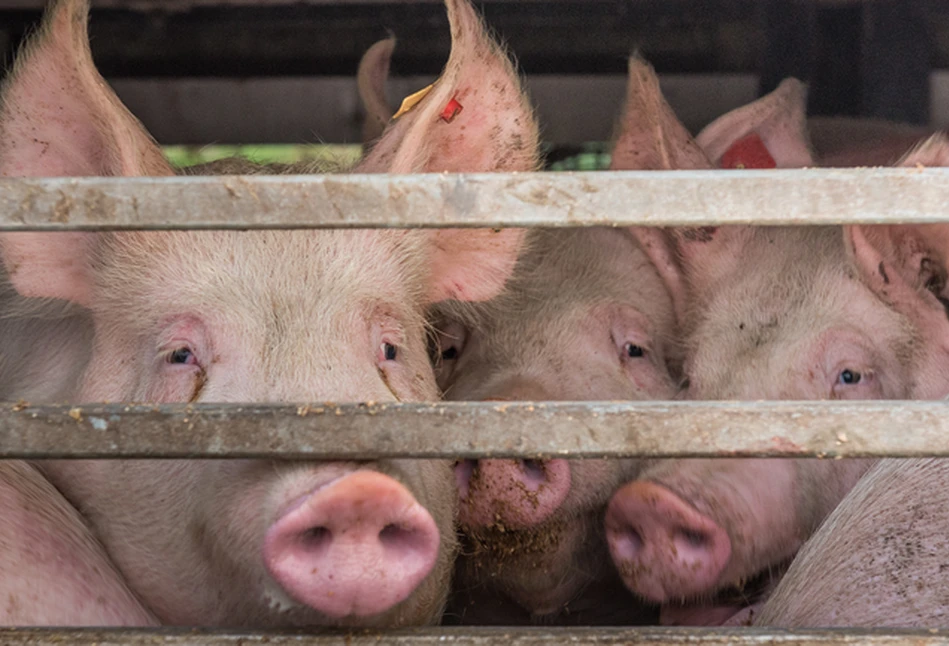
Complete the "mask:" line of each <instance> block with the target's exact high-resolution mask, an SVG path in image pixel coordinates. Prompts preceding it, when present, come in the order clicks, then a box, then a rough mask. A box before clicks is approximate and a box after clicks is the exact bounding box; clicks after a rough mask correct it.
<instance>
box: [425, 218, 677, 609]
mask: <svg viewBox="0 0 949 646" xmlns="http://www.w3.org/2000/svg"><path fill="white" fill-rule="evenodd" d="M526 247H527V249H528V251H527V252H526V254H525V255H524V256H522V258H521V259H520V260H519V262H518V264H517V266H516V268H515V272H514V275H513V276H512V278H511V281H510V283H509V286H508V287H507V288H506V289H505V291H504V292H503V293H502V294H501V295H500V296H499V297H497V298H495V299H492V300H491V301H487V302H484V303H476V304H472V305H471V306H470V307H465V306H466V305H469V304H467V303H461V304H457V303H452V302H448V303H446V304H444V305H443V306H440V307H439V308H438V313H437V315H436V316H435V318H434V322H435V329H436V332H437V348H436V353H435V355H436V361H437V364H436V365H437V368H436V376H437V378H438V383H439V385H440V386H441V387H442V389H443V391H444V393H445V397H446V398H447V399H451V400H535V401H536V400H604V399H606V400H629V399H670V398H671V397H672V396H673V395H675V393H676V391H677V382H676V381H675V380H674V378H673V376H672V375H671V374H670V369H669V366H668V361H669V356H668V355H669V353H670V344H671V342H672V340H673V338H674V327H675V326H674V320H673V314H672V303H671V300H670V298H669V296H668V294H666V292H665V288H664V286H663V285H662V283H661V281H660V280H659V277H658V275H657V274H656V271H655V269H654V268H653V267H652V265H651V264H650V263H649V261H648V259H647V258H646V257H645V255H644V254H643V253H642V251H641V250H640V249H639V248H638V247H637V245H636V242H635V240H634V238H633V237H632V235H631V234H630V233H629V232H628V231H626V230H623V229H608V228H600V227H595V228H587V229H557V230H535V231H532V232H531V234H530V235H529V236H528V239H527V245H526ZM636 465H637V463H636V461H633V460H609V459H600V460H596V459H589V460H563V459H553V460H503V459H489V460H479V461H471V460H465V461H462V462H460V463H459V464H458V465H457V466H456V467H455V475H456V479H457V482H458V485H459V488H460V496H461V506H460V521H461V526H462V530H463V534H464V535H463V539H462V555H461V556H460V557H459V566H458V569H457V572H458V574H457V575H456V576H457V583H456V586H455V588H456V590H457V592H456V594H455V598H454V599H453V602H452V604H451V605H450V607H449V614H448V616H449V617H452V616H453V620H456V621H459V622H462V623H480V624H485V623H498V622H500V623H511V622H512V621H515V620H516V619H515V618H513V617H511V614H512V613H507V614H505V615H501V616H497V615H496V614H495V613H496V611H497V609H498V608H497V607H496V606H503V605H512V604H511V603H510V602H511V601H513V602H514V603H516V604H517V606H519V607H520V609H521V610H523V611H524V612H525V613H526V616H524V615H522V617H521V618H520V622H528V621H530V622H538V623H544V624H550V623H568V622H569V623H582V624H590V623H634V622H643V621H648V620H650V619H651V618H652V616H653V613H652V612H647V610H646V609H645V608H643V609H639V612H631V609H632V608H634V607H636V605H637V604H636V601H635V600H634V599H633V598H631V597H630V595H629V594H628V593H624V592H625V591H624V589H623V587H622V585H621V583H620V581H619V579H618V577H617V575H616V573H615V571H614V570H613V568H612V567H611V566H610V564H609V554H608V552H607V548H606V541H605V540H604V537H603V529H602V519H603V512H604V510H605V507H606V502H607V500H608V497H609V495H610V493H612V491H613V490H614V489H615V488H616V487H617V486H619V485H620V484H621V483H622V482H624V481H625V480H627V479H629V478H630V477H632V476H633V475H634V474H635V471H636ZM494 599H504V601H500V600H498V601H494Z"/></svg>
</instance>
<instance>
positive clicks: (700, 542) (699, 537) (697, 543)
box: [678, 528, 709, 549]
mask: <svg viewBox="0 0 949 646" xmlns="http://www.w3.org/2000/svg"><path fill="white" fill-rule="evenodd" d="M678 533H679V536H681V537H682V538H684V539H685V542H686V543H687V544H688V545H689V547H694V548H696V549H701V548H703V547H705V546H706V545H708V541H709V538H708V536H706V535H705V534H703V533H702V532H698V531H695V530H694V529H685V528H682V529H679V532H678Z"/></svg>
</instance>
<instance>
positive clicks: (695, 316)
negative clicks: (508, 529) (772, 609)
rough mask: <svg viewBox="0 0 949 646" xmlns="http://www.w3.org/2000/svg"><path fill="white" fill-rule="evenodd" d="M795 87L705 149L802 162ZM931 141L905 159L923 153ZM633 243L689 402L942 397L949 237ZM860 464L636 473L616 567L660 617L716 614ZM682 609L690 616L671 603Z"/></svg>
mask: <svg viewBox="0 0 949 646" xmlns="http://www.w3.org/2000/svg"><path fill="white" fill-rule="evenodd" d="M794 89H795V88H794V84H793V83H791V85H789V86H785V87H784V89H783V90H782V88H779V91H777V94H776V95H771V96H769V97H765V98H764V99H762V100H761V102H759V104H758V106H757V107H758V108H761V107H762V106H764V108H768V107H769V104H770V109H750V108H745V109H742V110H739V111H737V112H736V113H734V114H732V115H726V117H724V118H723V119H724V121H723V123H727V122H731V125H730V128H718V127H713V126H715V124H713V126H710V130H709V131H708V133H711V134H708V133H703V134H706V136H702V135H700V136H699V138H698V140H699V142H704V144H705V147H706V148H707V150H708V151H709V156H710V157H712V158H713V159H718V164H720V165H723V166H724V165H727V164H722V162H721V160H722V159H725V158H726V157H727V153H728V152H729V151H732V152H734V151H735V150H736V146H737V150H738V152H742V153H743V154H747V151H749V150H751V151H752V152H754V153H755V154H753V155H751V159H761V156H760V155H759V154H758V153H757V152H756V151H760V150H762V149H763V150H764V151H765V152H766V153H767V155H768V157H769V158H770V159H771V160H773V162H774V164H773V166H777V167H782V166H795V165H810V164H809V162H808V160H807V158H806V153H807V151H808V150H809V145H808V142H807V139H806V129H805V120H804V119H803V100H802V96H803V95H802V94H801V93H800V92H797V91H793V90H794ZM782 96H783V99H784V100H783V101H778V100H777V99H780V98H782ZM788 103H790V104H792V105H790V106H789V105H788ZM794 106H797V107H794ZM751 107H755V106H754V105H753V106H751ZM792 108H793V109H792ZM727 132H732V133H733V136H732V138H731V139H728V138H727V137H726V136H725V134H727ZM795 133H796V134H795ZM712 134H714V135H715V136H712ZM749 137H753V138H752V139H748V138H749ZM685 145H686V144H685V142H684V141H683V142H680V146H685ZM933 146H936V144H935V143H932V144H930V145H929V146H926V147H923V148H922V149H920V150H918V151H916V152H915V153H914V154H913V155H912V156H911V157H908V158H907V159H906V160H904V164H905V165H913V164H915V163H917V162H919V161H920V160H921V159H924V158H927V157H933V156H934V155H933ZM769 165H771V164H769ZM734 167H738V166H737V165H736V166H734ZM746 167H748V166H746ZM637 235H638V237H639V240H640V242H641V244H642V245H643V248H644V249H645V250H646V252H647V253H648V254H649V255H650V257H651V258H652V259H653V261H654V263H655V265H656V267H657V268H658V270H659V272H660V274H661V275H662V277H663V279H664V281H665V283H666V285H667V287H668V289H669V291H670V293H671V294H672V297H673V301H674V302H675V309H676V312H677V318H678V321H679V325H680V333H681V335H682V339H683V341H682V343H683V348H684V364H683V373H684V376H685V378H686V379H687V380H688V384H689V387H688V396H689V397H691V398H695V399H716V400H722V399H724V400H732V399H740V400H746V401H747V400H759V399H799V400H800V399H874V398H933V397H938V396H941V395H942V394H945V393H946V392H949V380H947V377H949V372H947V370H949V362H947V359H949V357H947V350H949V343H947V341H949V322H947V319H946V312H945V308H944V307H943V303H942V300H944V299H945V279H944V276H945V275H946V271H947V263H946V255H947V252H949V245H946V244H945V243H944V240H945V228H943V227H934V226H930V227H920V226H894V227H872V226H850V227H843V228H841V227H821V228H813V227H809V228H776V227H757V228H756V227H703V228H683V229H675V230H666V231H663V230H660V229H645V228H644V229H640V230H638V232H637ZM868 466H869V462H868V461H863V460H847V461H842V462H827V461H817V460H793V461H792V460H752V459H746V460H727V459H720V460H666V461H660V462H656V463H653V464H647V465H644V467H643V470H642V472H641V473H640V476H639V478H638V479H637V480H636V481H634V482H632V483H630V484H629V485H627V486H625V487H623V488H622V489H620V490H619V491H618V492H617V493H616V494H615V495H614V497H613V499H612V501H611V504H610V508H609V511H608V513H607V517H606V523H607V534H608V537H609V541H610V546H611V551H612V554H613V558H614V561H615V562H616V563H617V566H618V567H619V569H620V571H621V573H622V575H623V577H624V580H625V581H626V583H627V585H628V586H629V587H630V588H631V589H633V590H635V591H636V592H637V593H639V594H641V595H642V596H644V597H645V598H647V599H650V600H652V601H656V602H661V603H664V604H666V607H664V609H663V621H664V622H666V623H705V622H713V623H715V622H718V621H721V620H722V619H725V618H727V617H728V616H729V613H733V612H735V608H729V607H724V608H723V607H716V606H721V605H722V601H721V599H720V598H717V597H716V596H715V595H716V593H720V592H722V591H726V590H729V589H736V588H737V593H736V594H735V595H733V597H735V598H738V599H744V600H745V603H747V600H749V599H753V598H754V595H755V592H754V589H753V586H752V588H744V587H743V586H744V584H745V583H747V582H749V581H751V580H753V579H755V578H756V577H757V576H758V575H759V574H760V573H762V572H764V573H765V574H767V573H768V572H769V570H770V569H771V568H776V567H779V566H780V565H781V564H783V563H785V562H786V561H787V560H788V559H790V558H791V557H792V556H793V554H794V553H795V552H796V550H797V549H798V547H800V545H801V543H802V542H803V540H804V539H805V538H806V537H807V536H808V535H810V533H811V532H813V531H814V529H816V527H817V525H818V524H819V523H820V522H821V521H822V520H823V518H824V517H826V515H827V514H828V513H829V512H830V511H831V510H832V509H833V508H834V506H835V505H836V504H837V502H839V500H840V499H841V498H842V497H843V495H845V494H846V492H847V491H848V490H849V489H850V487H852V486H853V484H854V483H855V482H856V481H857V479H858V478H859V477H860V476H861V475H862V474H863V472H864V471H865V470H866V468H868ZM758 582H761V581H758ZM682 602H687V604H688V605H687V606H686V607H681V606H680V607H677V606H678V604H680V603H682ZM725 605H729V606H730V605H734V602H733V601H731V602H728V603H727V604H725ZM738 605H742V603H741V602H740V603H739V604H738ZM695 608H702V611H701V612H699V613H696V612H694V610H695ZM703 613H704V614H703Z"/></svg>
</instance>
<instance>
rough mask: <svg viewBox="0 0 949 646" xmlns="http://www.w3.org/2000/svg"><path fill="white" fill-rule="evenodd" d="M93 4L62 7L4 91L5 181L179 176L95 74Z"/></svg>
mask: <svg viewBox="0 0 949 646" xmlns="http://www.w3.org/2000/svg"><path fill="white" fill-rule="evenodd" d="M88 10H89V6H88V0H59V1H58V2H56V3H55V4H53V6H52V7H51V8H50V9H49V11H48V12H47V14H46V16H45V17H44V20H43V25H42V27H41V28H40V29H39V30H38V31H37V33H36V34H35V35H34V36H33V37H32V38H31V39H30V41H29V43H28V44H27V45H26V47H25V48H24V50H23V52H22V54H21V55H20V56H19V57H18V59H17V61H16V64H15V65H14V67H13V70H12V72H11V74H10V76H9V79H8V80H7V81H6V82H5V83H4V85H3V88H2V90H0V176H6V177H49V176H76V175H172V174H173V173H172V170H171V167H170V166H169V165H168V163H167V161H165V158H164V156H163V155H162V153H161V149H160V148H159V147H158V146H157V145H156V144H155V142H154V141H153V140H152V139H151V137H150V136H149V135H148V133H147V132H145V129H144V128H142V125H141V124H140V123H139V122H138V120H137V119H135V117H133V116H132V114H131V113H130V112H129V111H128V110H127V109H126V108H125V106H123V105H122V103H121V102H120V101H119V99H118V97H117V96H116V95H115V93H114V92H112V90H111V89H110V88H109V86H108V85H106V83H105V80H103V78H102V77H101V76H100V75H99V73H98V71H96V68H95V65H93V62H92V54H91V52H90V50H89V37H88V35H87V31H86V21H87V17H88Z"/></svg>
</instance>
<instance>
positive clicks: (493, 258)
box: [428, 229, 525, 303]
mask: <svg viewBox="0 0 949 646" xmlns="http://www.w3.org/2000/svg"><path fill="white" fill-rule="evenodd" d="M524 233H525V232H524V230H523V229H440V230H439V231H438V232H437V233H436V234H435V235H433V236H432V244H433V246H434V250H433V255H432V281H431V285H430V288H429V295H428V296H429V301H430V302H433V303H434V302H438V301H442V300H447V299H455V300H459V301H486V300H489V299H491V298H493V297H495V296H497V295H498V294H499V293H500V292H501V290H502V289H503V288H504V283H505V282H507V279H508V278H509V277H510V276H511V274H512V273H513V271H514V265H515V264H516V263H517V257H518V253H519V252H520V250H521V246H522V245H523V242H524Z"/></svg>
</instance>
